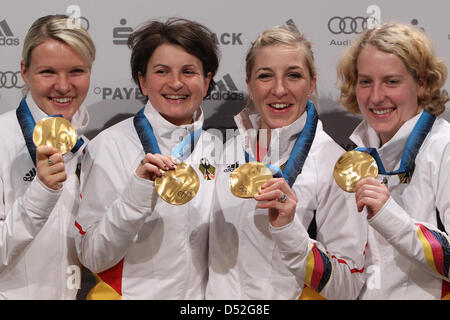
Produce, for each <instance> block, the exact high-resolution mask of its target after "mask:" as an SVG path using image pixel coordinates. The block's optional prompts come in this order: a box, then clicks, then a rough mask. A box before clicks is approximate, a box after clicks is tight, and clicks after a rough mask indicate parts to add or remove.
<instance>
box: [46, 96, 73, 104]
mask: <svg viewBox="0 0 450 320" xmlns="http://www.w3.org/2000/svg"><path fill="white" fill-rule="evenodd" d="M49 99H50V100H51V101H54V102H56V103H70V102H72V100H73V97H67V98H52V97H49Z"/></svg>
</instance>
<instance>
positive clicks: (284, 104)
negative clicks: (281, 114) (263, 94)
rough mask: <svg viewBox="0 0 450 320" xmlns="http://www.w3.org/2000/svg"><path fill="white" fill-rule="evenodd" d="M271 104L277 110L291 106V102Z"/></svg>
mask: <svg viewBox="0 0 450 320" xmlns="http://www.w3.org/2000/svg"><path fill="white" fill-rule="evenodd" d="M269 106H270V107H272V108H274V109H277V110H283V109H286V108H289V107H290V106H291V104H290V103H269Z"/></svg>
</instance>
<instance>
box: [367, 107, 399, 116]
mask: <svg viewBox="0 0 450 320" xmlns="http://www.w3.org/2000/svg"><path fill="white" fill-rule="evenodd" d="M393 110H394V108H390V109H381V110H379V109H372V112H373V113H375V114H377V115H382V114H386V113H389V112H392V111H393Z"/></svg>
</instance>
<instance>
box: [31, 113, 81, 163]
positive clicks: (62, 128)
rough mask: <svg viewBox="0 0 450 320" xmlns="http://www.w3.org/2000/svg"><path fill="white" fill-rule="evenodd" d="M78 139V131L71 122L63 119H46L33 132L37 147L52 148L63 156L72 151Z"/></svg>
mask: <svg viewBox="0 0 450 320" xmlns="http://www.w3.org/2000/svg"><path fill="white" fill-rule="evenodd" d="M77 138H78V137H77V130H76V129H75V128H74V127H73V126H72V124H71V123H70V121H69V120H67V119H64V118H62V117H47V118H44V119H42V120H41V121H39V122H38V123H37V124H36V126H35V127H34V131H33V142H34V144H35V145H36V146H37V147H39V146H43V145H47V146H51V147H53V148H55V149H56V150H57V151H58V153H61V154H65V153H67V152H69V151H70V150H72V148H73V147H74V146H75V144H76V143H77Z"/></svg>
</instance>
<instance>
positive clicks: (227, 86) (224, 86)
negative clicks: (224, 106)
mask: <svg viewBox="0 0 450 320" xmlns="http://www.w3.org/2000/svg"><path fill="white" fill-rule="evenodd" d="M206 100H244V94H243V93H242V92H240V91H239V89H238V88H237V86H236V84H235V83H234V81H233V79H232V78H231V76H230V74H228V73H227V74H226V75H224V76H223V77H222V79H221V80H219V81H216V85H215V88H214V90H213V91H212V92H211V94H210V95H209V96H208V97H207V98H206Z"/></svg>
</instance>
